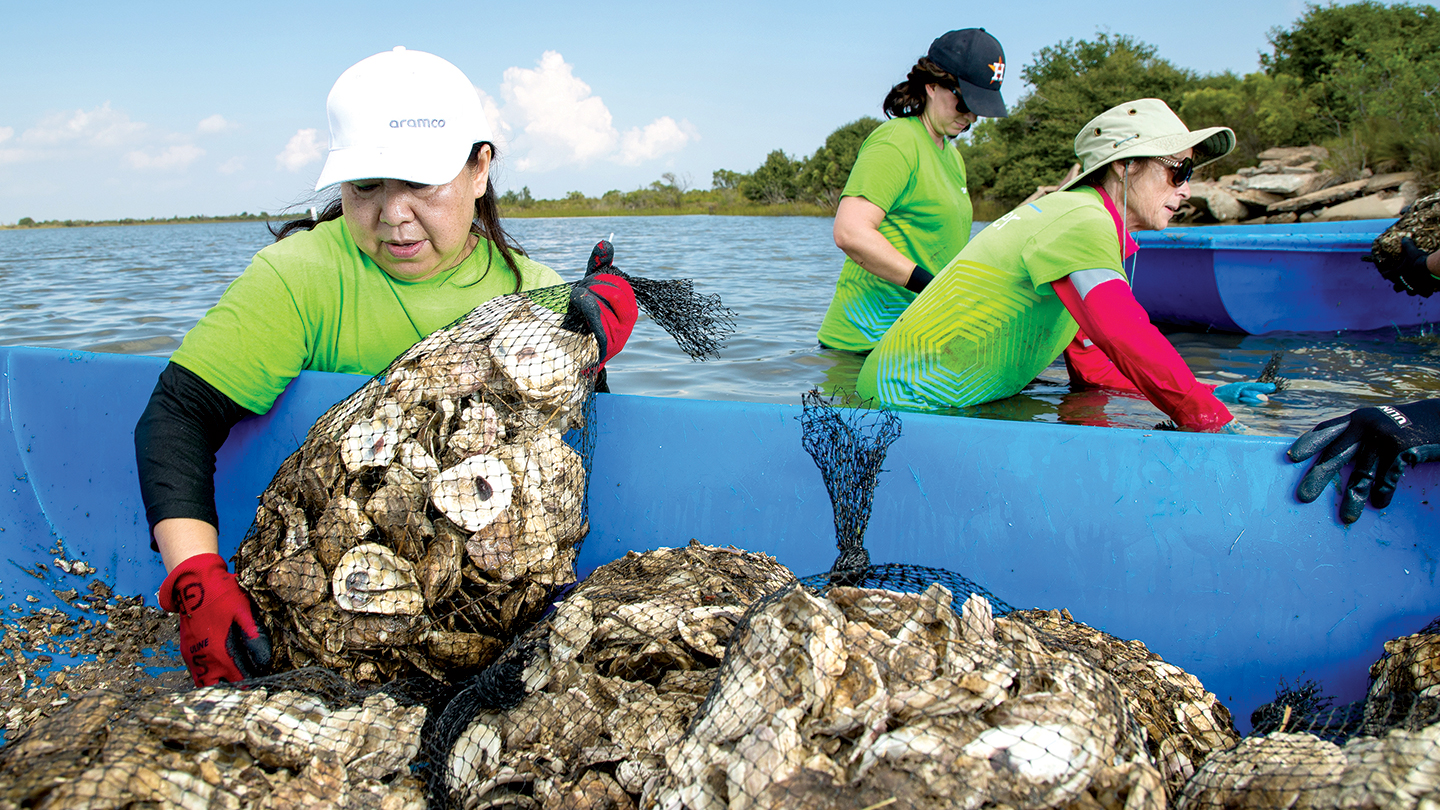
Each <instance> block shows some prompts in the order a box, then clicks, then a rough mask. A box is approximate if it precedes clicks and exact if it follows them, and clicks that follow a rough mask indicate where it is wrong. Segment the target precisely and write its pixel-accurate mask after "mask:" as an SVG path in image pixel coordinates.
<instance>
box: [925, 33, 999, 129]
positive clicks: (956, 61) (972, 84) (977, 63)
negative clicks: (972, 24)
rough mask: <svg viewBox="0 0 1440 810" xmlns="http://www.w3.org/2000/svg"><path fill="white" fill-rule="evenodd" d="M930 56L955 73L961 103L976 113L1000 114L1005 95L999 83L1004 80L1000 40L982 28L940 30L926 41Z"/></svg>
mask: <svg viewBox="0 0 1440 810" xmlns="http://www.w3.org/2000/svg"><path fill="white" fill-rule="evenodd" d="M926 55H927V56H929V57H930V60H931V61H933V62H934V63H935V64H937V65H939V66H940V67H942V68H944V69H945V72H946V73H949V74H950V75H951V76H954V77H955V83H956V84H958V85H959V86H960V95H961V97H963V98H964V99H965V106H967V107H969V108H970V109H971V111H972V112H974V113H975V114H976V115H983V116H985V117H986V118H1004V117H1005V116H1006V115H1008V113H1006V112H1005V99H1003V98H1001V97H1000V83H1001V82H1003V81H1005V51H1004V50H1002V49H1001V48H1000V40H998V39H996V38H995V37H992V36H990V34H989V33H987V32H986V31H985V29H984V28H962V29H960V30H959V31H951V32H949V33H946V34H942V35H940V36H939V37H937V38H936V39H935V41H934V42H932V43H930V52H929V53H928V54H926Z"/></svg>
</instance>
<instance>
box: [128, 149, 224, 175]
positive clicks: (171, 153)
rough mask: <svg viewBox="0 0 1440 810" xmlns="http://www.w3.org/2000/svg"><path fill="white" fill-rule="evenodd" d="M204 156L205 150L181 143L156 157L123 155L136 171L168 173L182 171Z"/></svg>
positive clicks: (134, 154) (144, 154)
mask: <svg viewBox="0 0 1440 810" xmlns="http://www.w3.org/2000/svg"><path fill="white" fill-rule="evenodd" d="M204 155H205V150H204V149H201V148H200V147H198V146H195V145H194V144H189V143H182V144H176V145H175V146H172V147H170V148H169V149H166V150H165V151H163V152H161V153H160V154H158V155H153V156H152V155H149V154H146V153H145V152H141V151H138V150H137V151H134V152H129V153H127V154H126V155H125V160H126V162H127V163H129V164H130V165H131V166H132V167H134V168H136V169H158V170H160V171H170V170H174V169H183V168H185V167H186V166H189V165H190V164H191V163H194V162H195V161H197V160H199V159H200V158H201V157H203V156H204Z"/></svg>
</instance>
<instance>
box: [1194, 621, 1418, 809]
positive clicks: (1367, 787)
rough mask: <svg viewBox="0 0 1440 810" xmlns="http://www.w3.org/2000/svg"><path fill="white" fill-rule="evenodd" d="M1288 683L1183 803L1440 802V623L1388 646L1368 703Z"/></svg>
mask: <svg viewBox="0 0 1440 810" xmlns="http://www.w3.org/2000/svg"><path fill="white" fill-rule="evenodd" d="M1332 702H1333V700H1332V699H1331V698H1330V697H1327V696H1326V695H1325V694H1324V692H1323V688H1322V686H1321V685H1320V684H1319V683H1318V682H1316V681H1313V680H1311V681H1302V682H1299V683H1297V684H1296V685H1294V686H1290V685H1287V684H1285V683H1284V682H1283V681H1282V683H1281V688H1280V689H1279V690H1278V691H1277V694H1276V699H1275V700H1274V701H1273V702H1272V703H1268V704H1266V705H1264V706H1261V707H1260V708H1258V709H1256V711H1255V713H1254V714H1253V715H1252V716H1251V721H1252V723H1253V724H1254V731H1253V732H1252V734H1251V736H1249V737H1246V738H1245V739H1244V740H1241V741H1240V743H1239V744H1238V745H1237V746H1235V747H1233V748H1231V749H1228V750H1225V751H1221V752H1218V753H1214V754H1212V755H1211V757H1210V758H1209V759H1208V760H1207V761H1206V762H1205V763H1204V765H1202V766H1200V768H1199V769H1198V770H1197V771H1196V773H1195V775H1194V777H1192V778H1191V779H1190V781H1189V782H1188V783H1186V785H1185V787H1184V790H1183V792H1182V794H1181V795H1180V798H1179V803H1178V804H1179V806H1180V807H1187V808H1200V807H1356V808H1361V807H1365V808H1368V807H1429V806H1434V805H1436V804H1437V803H1440V620H1436V621H1434V622H1431V623H1430V624H1429V625H1427V626H1426V627H1425V628H1424V629H1422V630H1421V631H1420V632H1418V633H1415V634H1413V635H1409V636H1403V637H1400V638H1396V639H1392V640H1390V641H1387V642H1385V654H1384V655H1383V656H1382V657H1381V658H1380V659H1379V660H1378V661H1376V662H1375V663H1374V664H1373V665H1372V666H1371V667H1370V689H1369V692H1368V694H1367V695H1366V697H1365V700H1364V701H1363V702H1361V703H1355V704H1349V705H1343V706H1338V707H1336V706H1332V705H1331V704H1332Z"/></svg>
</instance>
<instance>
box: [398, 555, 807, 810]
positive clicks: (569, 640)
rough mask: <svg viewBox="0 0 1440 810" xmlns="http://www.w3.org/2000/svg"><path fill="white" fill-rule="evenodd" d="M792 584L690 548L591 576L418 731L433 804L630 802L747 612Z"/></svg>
mask: <svg viewBox="0 0 1440 810" xmlns="http://www.w3.org/2000/svg"><path fill="white" fill-rule="evenodd" d="M794 582H795V577H794V575H793V574H791V573H790V571H789V570H788V569H786V568H785V567H784V566H783V565H780V564H779V563H777V562H776V561H775V560H774V559H773V558H771V557H769V556H766V555H764V554H755V553H750V552H744V551H739V550H737V549H734V548H715V547H711V546H705V545H701V544H700V543H697V542H694V541H691V543H690V544H689V545H688V546H685V547H683V548H673V549H658V550H655V551H647V552H631V553H629V554H628V555H626V556H625V557H623V558H621V559H619V560H616V561H614V562H611V563H609V564H607V565H604V566H601V567H600V568H597V569H596V570H595V571H594V572H593V573H592V574H590V576H588V577H586V578H585V580H584V581H583V582H581V583H580V584H579V585H578V586H576V587H575V589H574V590H573V591H571V592H570V593H569V594H568V595H567V596H566V597H565V598H564V599H563V600H562V601H561V602H560V603H559V604H558V605H557V606H556V608H555V611H554V612H553V613H552V614H550V615H549V616H547V617H546V618H545V619H544V620H543V621H542V622H540V623H539V624H537V625H536V626H535V627H533V628H531V629H530V630H529V631H527V632H526V633H525V634H524V635H522V636H521V637H520V638H519V639H518V640H517V641H516V642H515V644H513V645H512V646H511V647H510V648H509V649H508V650H506V651H505V653H504V654H503V655H502V656H501V657H500V659H499V660H498V661H496V662H495V663H494V664H492V665H491V666H490V667H489V668H487V669H486V670H485V672H483V673H481V675H479V676H477V677H476V678H475V679H473V680H472V681H471V682H469V684H468V685H467V686H466V687H465V689H464V690H463V691H461V692H460V693H459V694H458V695H456V697H455V698H454V699H452V700H451V701H450V702H449V703H448V704H447V705H446V707H445V710H444V712H443V713H442V714H441V715H440V717H439V718H438V719H437V721H436V723H435V729H434V731H433V733H432V732H427V735H429V736H427V740H426V746H427V749H428V750H429V752H430V753H429V754H428V759H429V761H430V763H431V771H430V773H431V775H432V784H431V788H432V792H431V796H432V800H431V805H432V807H446V806H455V807H515V808H523V807H530V808H572V807H593V808H600V807H614V808H624V807H635V806H637V803H638V802H639V801H640V800H641V799H642V798H643V797H644V795H646V792H647V791H648V790H651V789H652V788H653V783H655V782H656V781H657V780H658V778H659V776H660V774H661V773H662V772H663V770H664V762H665V758H666V756H667V755H668V753H669V752H670V751H671V749H672V748H673V747H674V745H675V743H676V742H677V741H678V740H679V739H680V737H681V735H682V734H683V733H684V731H685V729H686V727H687V726H688V725H689V724H690V720H691V717H692V716H693V715H694V713H695V710H696V709H697V708H698V707H699V706H700V703H701V701H702V700H703V699H704V698H705V695H706V694H707V693H708V692H709V691H710V688H711V685H712V683H713V682H714V680H715V674H716V672H717V671H718V667H719V664H720V661H721V658H722V657H723V656H724V654H725V645H726V643H727V641H728V640H729V638H730V635H731V632H732V631H733V629H734V627H735V625H736V623H737V622H738V621H739V620H740V619H741V617H742V615H743V614H744V612H745V610H746V609H747V607H748V606H750V605H751V604H753V603H755V602H756V601H757V600H759V599H761V598H763V597H764V596H765V595H767V594H770V593H773V592H775V591H776V590H777V589H779V588H781V587H784V586H786V585H787V584H792V583H794Z"/></svg>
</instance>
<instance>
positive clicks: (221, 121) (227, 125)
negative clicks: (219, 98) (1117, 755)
mask: <svg viewBox="0 0 1440 810" xmlns="http://www.w3.org/2000/svg"><path fill="white" fill-rule="evenodd" d="M236 126H237V124H235V123H233V122H231V121H226V120H225V116H223V115H221V114H220V113H215V114H214V115H212V116H210V117H209V118H206V119H203V120H202V121H201V122H200V123H199V124H197V125H196V126H195V129H196V131H198V132H201V133H203V134H205V135H214V134H216V133H219V132H226V131H228V130H232V129H235V127H236Z"/></svg>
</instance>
